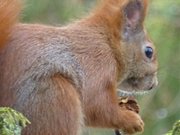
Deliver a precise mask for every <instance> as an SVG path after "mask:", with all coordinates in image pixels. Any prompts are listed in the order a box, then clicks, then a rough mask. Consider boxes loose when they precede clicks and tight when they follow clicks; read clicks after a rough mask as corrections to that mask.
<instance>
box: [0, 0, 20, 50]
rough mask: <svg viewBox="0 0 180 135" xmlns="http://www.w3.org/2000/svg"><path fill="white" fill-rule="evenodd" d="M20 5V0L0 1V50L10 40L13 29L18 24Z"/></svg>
mask: <svg viewBox="0 0 180 135" xmlns="http://www.w3.org/2000/svg"><path fill="white" fill-rule="evenodd" d="M20 5H21V4H20V1H19V0H1V1H0V48H1V47H3V45H4V44H5V42H6V41H7V40H8V39H7V38H8V36H9V34H10V31H11V29H12V27H13V26H14V24H16V23H17V20H18V16H19V12H20V10H21V8H20Z"/></svg>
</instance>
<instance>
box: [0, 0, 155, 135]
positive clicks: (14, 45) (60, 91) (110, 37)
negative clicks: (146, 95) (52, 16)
mask: <svg viewBox="0 0 180 135" xmlns="http://www.w3.org/2000/svg"><path fill="white" fill-rule="evenodd" d="M116 1H117V2H118V4H117V5H114V4H115V3H114V2H112V1H111V0H107V1H106V2H104V5H103V6H102V8H101V9H100V10H97V12H96V13H94V15H92V16H90V17H89V18H87V19H84V20H82V21H79V22H76V23H74V24H71V25H69V26H66V27H61V28H59V27H51V26H44V25H32V24H17V25H16V26H14V27H13V28H12V29H11V33H10V36H9V37H8V38H6V39H8V40H6V44H5V45H6V46H5V47H4V48H3V49H2V50H1V53H0V106H9V107H12V108H14V109H16V110H18V111H20V112H22V113H23V114H24V115H25V116H26V117H27V118H28V119H29V120H30V121H31V123H32V124H31V125H29V126H28V127H27V128H26V129H25V130H24V132H23V135H78V134H79V133H80V130H81V127H82V126H83V125H84V124H85V125H87V126H96V127H104V128H116V129H118V128H121V129H123V130H124V131H126V132H128V133H134V132H137V131H141V130H142V128H143V122H142V120H141V119H140V117H139V115H137V114H136V113H134V112H132V111H128V110H122V109H121V108H120V107H119V106H118V99H117V94H116V93H117V91H116V88H117V87H118V85H119V84H121V83H123V84H124V85H122V87H123V88H124V87H126V86H127V83H129V80H128V79H129V78H130V79H131V77H137V78H138V77H139V78H138V79H139V83H140V85H137V84H136V87H137V86H138V87H140V88H142V89H146V88H147V89H149V88H150V86H151V85H154V86H155V84H154V83H155V81H154V78H155V77H156V73H155V72H156V69H157V66H156V61H155V59H154V60H153V63H152V64H146V63H145V64H144V66H140V67H138V66H137V64H136V63H135V62H131V61H133V60H134V61H138V65H141V63H140V62H141V59H140V57H141V55H139V53H140V52H138V51H139V49H137V52H138V55H136V53H134V52H133V51H134V50H136V49H132V50H131V49H130V48H131V47H132V48H138V47H133V46H132V44H136V43H140V44H141V43H146V40H147V38H146V34H145V33H144V32H143V31H141V32H138V34H136V32H134V33H135V34H134V35H135V36H133V35H132V34H133V33H131V32H129V31H130V30H131V29H130V30H129V29H128V30H127V31H126V32H127V33H126V34H124V37H123V36H122V37H121V34H122V33H124V30H123V29H122V27H126V25H125V20H123V19H122V18H123V16H122V13H121V14H120V13H118V12H117V11H116V10H117V9H114V8H115V7H113V8H112V7H111V6H112V5H113V6H117V7H119V8H120V9H126V8H125V7H126V6H127V7H128V6H130V7H131V6H132V5H131V4H132V3H135V4H136V3H137V2H138V4H142V5H143V4H144V5H143V6H142V5H141V6H142V7H139V8H141V9H143V10H142V11H141V12H143V13H141V15H142V16H143V17H142V18H144V15H143V14H144V12H145V9H146V6H147V3H146V1H145V0H144V1H143V3H141V2H139V1H136V0H130V1H131V2H129V1H128V0H122V1H121V0H116ZM128 3H130V5H129V4H128ZM108 4H109V6H108ZM135 8H137V7H136V6H135ZM0 10H1V9H0ZM126 10H128V8H127V9H126ZM111 14H114V16H112V15H111ZM119 14H120V15H119ZM127 14H129V11H128V12H127ZM118 17H119V18H118ZM127 17H131V15H130V16H127ZM0 18H1V15H0ZM128 19H129V18H128ZM0 20H1V19H0ZM138 21H139V20H138ZM141 22H143V19H142V20H141ZM132 23H134V22H133V21H132ZM136 23H137V22H136ZM139 23H140V22H139ZM140 24H141V23H140ZM130 25H131V24H130ZM134 25H136V24H134ZM133 27H134V26H133ZM130 28H131V26H130ZM137 28H139V29H141V27H140V26H139V25H138V26H137ZM0 30H1V29H0ZM125 30H126V29H125ZM128 34H130V35H131V37H133V38H132V39H129V37H128V36H129V35H128ZM131 40H133V42H132V41H131ZM141 41H143V42H141ZM3 42H4V41H3ZM126 42H127V43H129V44H131V47H128V46H127V48H126V47H124V44H125V43H126ZM127 51H128V52H127ZM131 53H132V54H131ZM128 55H130V58H128ZM131 55H132V56H131ZM136 56H137V57H136ZM139 56H140V57H139ZM129 59H130V60H129ZM143 63H144V62H143ZM132 68H134V69H132ZM136 68H137V69H136ZM141 68H143V69H144V68H147V71H146V70H145V71H143V70H142V69H141ZM144 74H146V75H147V76H145V75H144ZM149 74H150V76H148V75H149ZM143 77H146V78H143ZM126 79H127V82H126ZM138 79H137V80H138ZM147 83H149V84H148V85H147ZM133 84H134V82H133ZM154 86H153V87H154ZM131 87H132V86H129V85H128V89H127V90H128V91H129V88H130V90H131V89H132V88H131Z"/></svg>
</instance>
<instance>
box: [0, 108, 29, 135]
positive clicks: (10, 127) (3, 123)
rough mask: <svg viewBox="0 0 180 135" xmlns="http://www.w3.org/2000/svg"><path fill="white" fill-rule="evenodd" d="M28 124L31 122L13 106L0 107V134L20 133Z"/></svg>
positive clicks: (11, 134) (14, 134)
mask: <svg viewBox="0 0 180 135" xmlns="http://www.w3.org/2000/svg"><path fill="white" fill-rule="evenodd" d="M27 124H30V122H29V121H28V119H26V118H25V117H24V116H23V115H22V114H21V113H19V112H17V111H15V110H13V109H11V108H5V107H1V108H0V135H20V134H21V130H22V129H23V128H25V127H26V125H27Z"/></svg>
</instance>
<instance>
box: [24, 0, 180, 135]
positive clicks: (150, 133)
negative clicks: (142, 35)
mask: <svg viewBox="0 0 180 135" xmlns="http://www.w3.org/2000/svg"><path fill="white" fill-rule="evenodd" d="M95 2H96V1H95V0H26V4H25V5H26V6H25V8H24V12H23V15H22V16H23V17H22V21H23V22H26V23H43V24H50V25H55V26H61V25H64V24H68V23H69V22H72V21H73V20H76V19H79V18H81V17H83V16H85V15H87V14H88V11H89V10H90V9H91V8H93V7H94V6H95ZM146 28H147V29H148V32H149V34H150V36H151V38H152V39H153V41H154V43H155V45H156V47H157V50H158V57H159V86H158V88H157V89H156V90H155V91H153V92H151V93H150V94H148V95H145V96H143V97H139V102H140V104H141V115H142V117H143V119H144V121H145V132H144V133H143V135H163V134H164V133H166V132H167V131H168V130H170V129H171V127H172V125H173V123H174V122H175V121H176V120H178V119H180V0H150V7H149V12H148V16H147V19H146ZM83 135H114V132H113V130H105V129H103V130H102V129H86V130H85V131H84V134H83Z"/></svg>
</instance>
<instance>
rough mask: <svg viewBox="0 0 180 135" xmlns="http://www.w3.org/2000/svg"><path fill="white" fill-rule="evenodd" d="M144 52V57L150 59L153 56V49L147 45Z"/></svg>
mask: <svg viewBox="0 0 180 135" xmlns="http://www.w3.org/2000/svg"><path fill="white" fill-rule="evenodd" d="M145 54H146V57H148V58H149V59H151V58H152V57H153V49H152V48H151V47H149V46H147V47H146V48H145Z"/></svg>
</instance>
